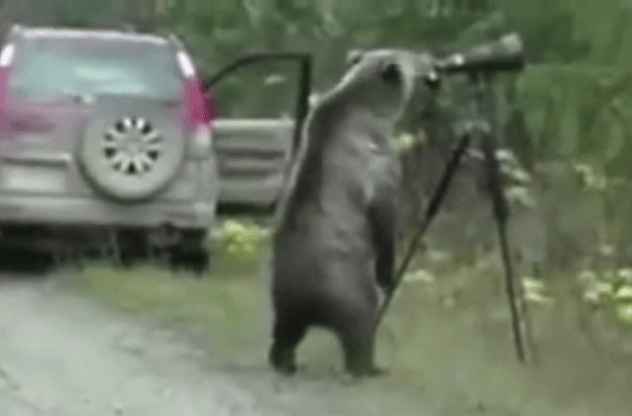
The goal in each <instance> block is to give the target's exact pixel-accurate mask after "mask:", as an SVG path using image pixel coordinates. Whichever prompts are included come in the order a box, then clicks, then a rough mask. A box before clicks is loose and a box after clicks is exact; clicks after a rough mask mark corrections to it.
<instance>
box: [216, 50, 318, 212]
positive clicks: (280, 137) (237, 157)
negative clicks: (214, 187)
mask: <svg viewBox="0 0 632 416" xmlns="http://www.w3.org/2000/svg"><path fill="white" fill-rule="evenodd" d="M278 61H290V62H294V63H295V64H297V66H298V69H299V71H298V76H297V77H296V83H295V85H294V87H295V88H293V91H292V92H293V94H288V89H291V85H290V86H288V85H287V84H288V82H287V78H285V77H283V76H281V75H278V74H270V73H269V72H267V71H265V69H266V64H269V63H270V62H273V63H274V62H276V63H278ZM244 67H248V68H247V69H249V70H251V71H252V70H255V71H256V73H255V74H254V75H253V74H248V72H247V71H244V70H243V69H245V68H244ZM262 69H263V71H262ZM248 75H250V76H248ZM310 77H311V59H310V57H309V55H306V54H257V55H249V56H246V57H243V58H241V59H239V60H238V61H236V62H235V63H233V64H232V65H229V66H228V67H226V68H225V69H223V70H222V71H220V72H219V73H218V74H217V75H215V76H214V77H212V78H211V79H209V80H207V82H206V87H207V89H208V90H210V91H209V92H208V93H207V99H209V100H210V101H211V102H210V103H209V105H210V106H212V108H214V111H215V113H216V116H217V117H216V119H215V120H214V122H213V140H214V146H215V150H216V154H217V159H218V167H219V175H220V182H221V189H220V194H219V203H220V204H222V205H229V204H230V205H234V204H239V205H241V204H246V205H251V206H258V207H270V206H273V205H274V204H275V202H276V200H277V198H278V196H279V192H280V191H281V189H282V187H283V184H284V182H285V173H286V171H287V168H288V165H289V163H290V162H291V161H292V158H293V155H294V152H295V150H296V146H297V143H298V140H299V137H300V130H301V127H302V124H303V121H304V119H305V117H306V114H307V109H308V97H309V92H310ZM240 78H241V79H242V80H243V79H244V78H248V81H249V82H250V83H249V84H248V85H253V84H252V83H253V80H257V78H258V79H259V82H260V85H263V88H264V89H265V88H269V89H273V90H274V88H275V86H278V85H280V84H283V83H285V84H286V85H285V87H286V88H285V91H284V93H285V94H283V93H278V90H279V89H278V88H277V91H276V92H275V91H273V92H271V93H268V95H267V97H268V98H266V94H265V93H264V94H259V95H258V97H257V98H258V99H259V100H258V101H257V99H254V98H253V99H249V96H248V93H245V94H243V95H242V96H239V92H237V93H236V91H239V86H241V91H243V90H247V88H244V86H245V84H244V81H240V80H239V79H240ZM231 81H232V84H231ZM248 81H246V82H248ZM255 82H256V81H255ZM222 87H223V88H222ZM231 87H232V94H230V93H231ZM287 87H290V88H287ZM281 89H283V88H281ZM229 95H232V96H231V97H230V98H229V97H228V96H229ZM288 95H290V96H292V99H290V100H289V102H290V104H291V106H293V107H294V108H293V109H291V110H292V114H288V113H286V114H285V115H283V116H282V115H280V114H279V115H277V116H276V117H275V116H274V111H275V110H277V109H278V108H280V107H279V105H278V104H279V102H278V101H277V102H275V103H272V102H269V105H268V102H266V99H268V100H270V101H272V100H274V101H276V100H277V99H281V100H282V99H283V98H282V96H285V97H286V98H287V97H288ZM244 103H246V104H244ZM253 113H256V114H261V113H263V114H264V116H262V117H257V116H256V115H254V116H253V115H252V114H253Z"/></svg>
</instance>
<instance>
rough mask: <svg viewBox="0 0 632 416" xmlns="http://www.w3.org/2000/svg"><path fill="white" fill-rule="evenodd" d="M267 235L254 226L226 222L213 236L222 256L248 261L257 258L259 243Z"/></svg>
mask: <svg viewBox="0 0 632 416" xmlns="http://www.w3.org/2000/svg"><path fill="white" fill-rule="evenodd" d="M268 235H269V232H268V231H267V230H264V229H262V228H260V227H259V226H257V225H256V224H243V223H240V222H237V221H235V220H226V221H224V223H223V224H222V226H221V227H220V228H218V230H217V231H216V232H215V234H214V235H213V239H214V240H215V242H216V243H217V244H218V245H219V247H221V250H222V252H223V254H224V255H226V256H228V257H229V258H232V259H233V260H237V261H249V260H252V259H253V258H256V257H257V254H258V251H259V247H260V243H261V240H262V239H265V238H266V237H267V236H268Z"/></svg>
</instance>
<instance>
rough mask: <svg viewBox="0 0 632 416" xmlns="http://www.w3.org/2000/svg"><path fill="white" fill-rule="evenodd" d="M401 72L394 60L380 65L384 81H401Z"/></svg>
mask: <svg viewBox="0 0 632 416" xmlns="http://www.w3.org/2000/svg"><path fill="white" fill-rule="evenodd" d="M401 78H402V73H401V71H400V68H399V65H398V64H397V63H396V62H388V63H386V64H385V65H384V66H383V67H382V79H383V80H384V81H386V82H399V81H401Z"/></svg>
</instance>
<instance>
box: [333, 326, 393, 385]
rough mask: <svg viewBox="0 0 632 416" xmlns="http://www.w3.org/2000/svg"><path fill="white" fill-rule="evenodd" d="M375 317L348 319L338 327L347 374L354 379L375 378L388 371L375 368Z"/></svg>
mask: <svg viewBox="0 0 632 416" xmlns="http://www.w3.org/2000/svg"><path fill="white" fill-rule="evenodd" d="M372 316H373V315H371V314H367V315H366V316H362V317H356V318H355V319H348V320H345V322H343V323H341V324H340V325H338V328H337V329H336V332H337V334H338V337H339V339H340V342H341V344H342V348H343V350H344V356H345V367H346V369H347V372H348V373H349V374H351V375H352V376H353V377H354V378H359V377H375V376H381V375H385V374H387V373H388V370H386V369H382V368H379V367H377V366H375V364H374V362H373V340H372V338H371V329H372V325H373V321H372V319H370V318H371V317H372Z"/></svg>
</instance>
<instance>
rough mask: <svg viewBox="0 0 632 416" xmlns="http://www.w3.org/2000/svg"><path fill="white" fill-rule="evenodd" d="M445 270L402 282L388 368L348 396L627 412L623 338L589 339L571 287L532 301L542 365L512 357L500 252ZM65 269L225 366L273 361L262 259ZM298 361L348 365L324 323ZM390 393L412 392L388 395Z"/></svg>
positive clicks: (80, 285)
mask: <svg viewBox="0 0 632 416" xmlns="http://www.w3.org/2000/svg"><path fill="white" fill-rule="evenodd" d="M266 256H267V253H262V258H263V259H264V260H265V258H266ZM442 270H443V271H444V272H443V273H442V274H437V275H436V280H435V281H434V282H433V283H427V282H406V283H404V284H403V285H402V287H401V288H400V291H399V292H398V294H397V297H396V299H395V301H394V302H393V305H392V309H391V310H390V311H389V313H388V315H387V317H386V319H385V321H384V324H383V327H382V328H381V330H380V333H379V340H378V351H377V359H378V361H379V363H381V364H382V365H385V366H387V367H389V368H390V369H391V370H392V376H391V377H389V378H386V379H382V380H380V381H372V382H371V384H370V385H369V386H370V387H366V388H365V389H364V390H362V391H360V390H357V391H355V393H353V394H351V393H349V394H351V396H350V397H349V398H348V400H349V401H350V402H349V403H351V402H352V401H353V400H357V401H358V403H360V402H362V403H364V402H366V401H367V400H368V401H369V402H375V403H376V404H375V405H376V406H378V404H377V403H390V404H389V406H395V405H401V406H404V404H405V403H406V400H408V403H415V402H418V401H419V400H424V401H426V402H429V403H430V404H431V405H433V406H435V407H437V408H438V409H441V411H442V412H444V413H445V414H464V412H465V411H466V410H467V411H470V410H471V411H476V409H479V408H484V409H487V412H488V414H490V413H491V414H542V415H557V414H562V413H561V409H566V410H570V409H574V408H577V409H582V411H586V412H588V413H581V412H580V413H578V414H587V415H591V414H608V415H619V414H621V415H627V414H628V413H629V408H630V407H629V406H631V405H632V399H631V398H630V397H629V391H630V389H632V378H630V377H627V378H626V377H624V376H623V375H621V374H632V363H630V360H624V361H621V360H615V358H613V357H615V355H614V354H613V350H612V348H616V347H617V345H614V344H612V343H611V344H607V345H606V343H599V342H598V343H597V344H599V346H600V347H595V345H594V343H593V344H591V343H590V342H588V341H587V339H588V338H587V333H586V332H585V331H583V330H581V329H580V325H579V322H580V317H581V316H582V315H581V314H580V313H579V311H580V308H579V306H578V304H577V303H576V302H575V301H574V298H573V297H572V296H571V295H570V291H569V288H568V285H565V284H558V285H550V286H551V288H550V291H551V292H552V293H551V294H552V296H553V297H554V298H555V299H556V303H555V304H554V305H552V306H551V305H548V306H545V305H534V306H532V307H531V313H532V317H533V321H534V326H535V335H536V340H537V343H538V347H539V353H540V359H541V364H540V366H539V367H538V368H537V369H535V368H532V367H521V366H520V365H518V364H517V360H516V354H515V351H514V349H513V348H514V347H513V343H512V340H511V338H510V326H509V315H508V312H507V311H508V308H507V301H506V299H505V297H504V293H503V291H502V270H501V269H500V267H499V264H498V261H497V258H496V257H492V258H487V259H482V260H481V261H479V263H478V265H477V266H476V267H471V268H458V267H451V268H449V270H448V269H446V268H445V267H443V269H442ZM64 277H65V278H64V279H62V280H61V282H62V284H63V287H65V288H66V289H68V290H72V291H74V292H75V293H79V294H81V295H84V296H90V297H94V298H96V299H99V300H100V301H102V302H104V303H105V304H107V305H109V306H110V307H112V308H115V309H117V310H121V311H125V312H127V313H130V314H133V315H139V316H145V317H151V319H155V320H156V321H157V322H160V323H164V324H168V325H171V326H173V327H175V328H176V329H178V330H180V331H182V332H183V333H187V334H189V335H192V336H194V339H195V340H197V341H198V342H201V343H203V345H204V346H205V347H207V348H208V349H209V350H210V351H211V352H212V354H213V355H214V356H215V357H216V358H217V360H218V361H219V362H221V363H223V365H224V367H225V368H235V369H236V368H258V369H260V370H262V371H266V370H265V369H267V364H266V362H265V355H266V352H267V347H268V343H269V333H270V323H271V313H270V307H269V299H268V281H267V278H268V277H267V268H266V266H265V263H263V264H259V265H257V264H251V265H250V266H248V267H243V268H241V269H239V268H236V267H234V265H232V264H231V262H230V261H226V262H223V263H222V262H220V266H218V267H217V269H216V270H214V272H213V275H212V276H211V278H207V279H203V280H197V279H195V278H193V277H192V276H187V275H182V276H173V275H171V274H170V273H169V272H166V271H164V270H160V269H158V268H155V267H142V268H137V269H134V270H130V271H128V272H122V271H120V270H115V269H112V268H111V267H109V266H107V265H92V266H89V267H87V268H85V269H84V270H83V271H81V272H75V273H70V274H68V275H66V276H64ZM548 278H550V279H554V280H555V281H557V282H566V281H569V280H570V278H571V277H569V276H564V275H563V274H559V275H556V276H548ZM591 319H592V318H591ZM593 335H594V334H593ZM596 336H598V337H599V336H600V335H599V334H598V335H596ZM615 344H616V343H615ZM604 345H605V346H604ZM613 345H614V347H613ZM595 348H598V349H595ZM299 360H300V361H301V362H303V363H306V364H307V373H308V374H309V375H308V379H311V380H323V379H326V378H327V377H331V375H330V374H331V369H332V368H335V369H337V370H340V369H341V367H342V365H341V361H342V360H341V353H340V351H339V349H338V345H337V342H336V341H335V340H334V338H333V337H332V336H331V335H329V334H327V333H324V332H322V331H320V332H318V331H316V332H314V333H311V334H310V335H309V336H308V338H307V340H306V341H305V343H304V344H303V345H302V346H301V348H300V349H299ZM619 371H623V372H624V373H621V374H619V373H618V372H619ZM625 372H627V373H625ZM366 389H369V390H366ZM369 391H370V393H367V392H369ZM393 392H397V393H393ZM422 392H423V393H422ZM421 394H423V396H421ZM395 395H397V397H400V396H401V395H404V396H406V397H407V399H406V400H401V399H397V400H395V399H392V401H391V402H388V397H391V398H392V397H395ZM385 400H386V401H385ZM367 403H368V402H367ZM367 406H368V405H367ZM384 406H387V405H386V404H384ZM410 406H412V405H410ZM410 406H409V407H410ZM410 408H412V407H410ZM464 409H465V410H464ZM468 409H469V410H468ZM402 411H403V412H405V410H402ZM393 414H395V413H393ZM402 414H407V413H402ZM411 414H412V413H411Z"/></svg>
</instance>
